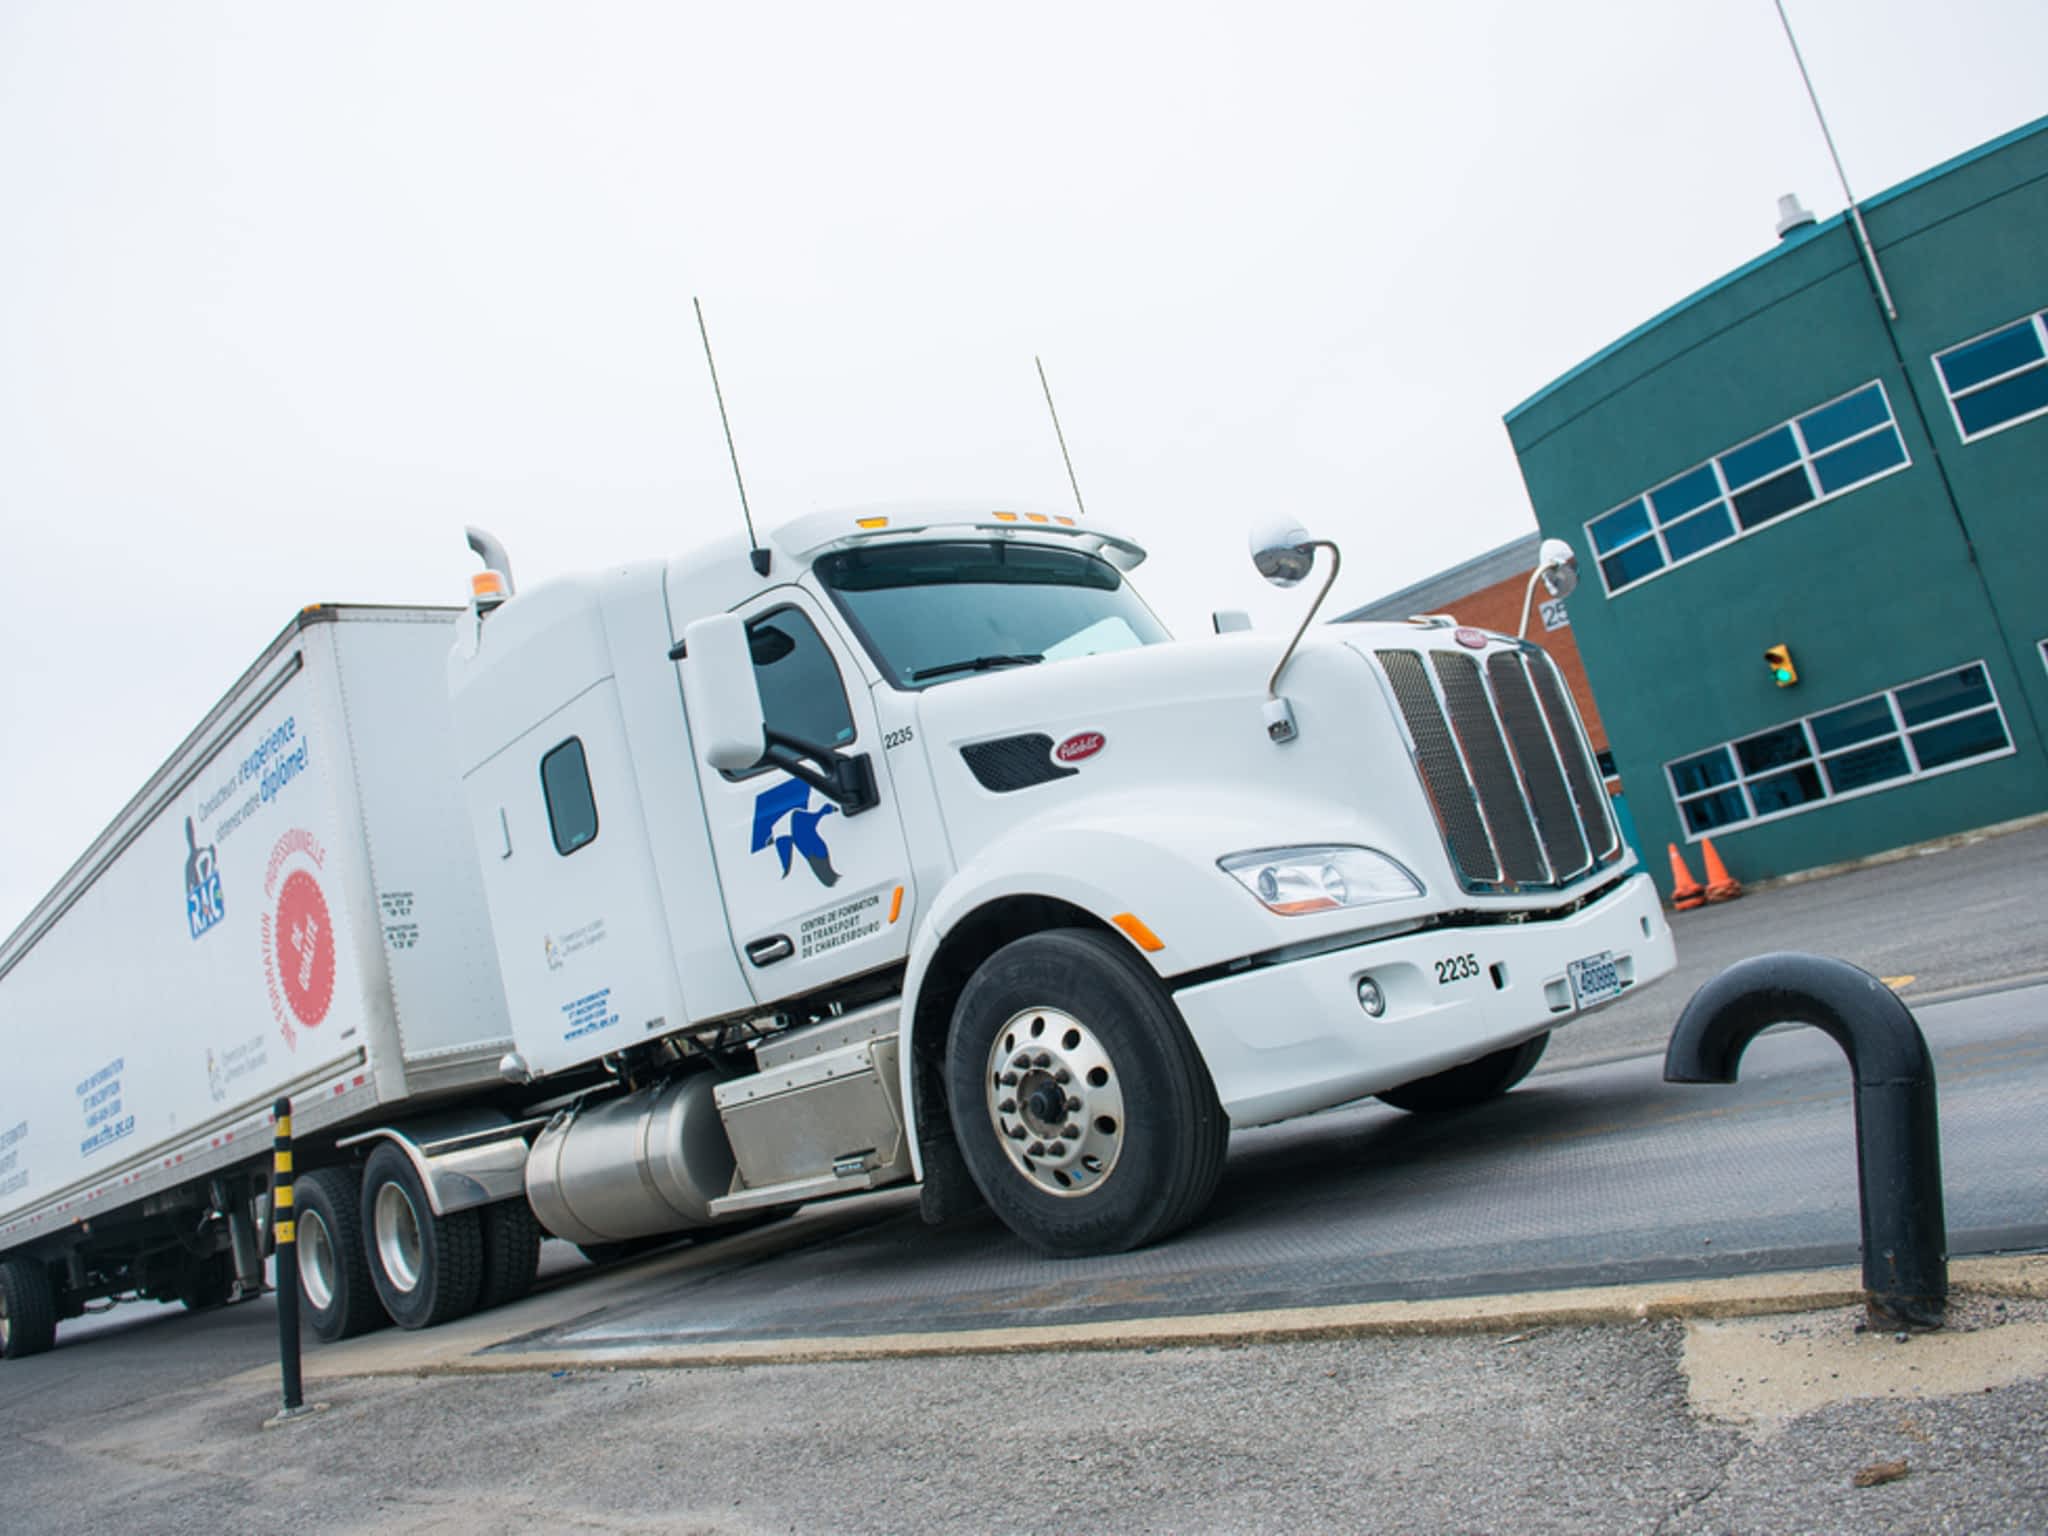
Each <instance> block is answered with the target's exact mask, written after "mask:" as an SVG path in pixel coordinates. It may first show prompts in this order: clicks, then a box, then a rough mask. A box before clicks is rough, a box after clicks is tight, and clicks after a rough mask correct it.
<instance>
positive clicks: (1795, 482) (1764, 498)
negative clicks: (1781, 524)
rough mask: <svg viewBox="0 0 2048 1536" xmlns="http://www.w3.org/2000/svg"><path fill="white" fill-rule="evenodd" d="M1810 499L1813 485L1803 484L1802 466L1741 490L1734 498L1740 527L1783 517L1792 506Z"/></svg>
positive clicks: (1750, 526)
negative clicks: (1740, 520) (1740, 522)
mask: <svg viewBox="0 0 2048 1536" xmlns="http://www.w3.org/2000/svg"><path fill="white" fill-rule="evenodd" d="M1811 500H1813V487H1812V486H1811V485H1808V484H1807V483H1806V470H1805V468H1804V467H1803V466H1801V467H1799V468H1796V469H1789V470H1787V471H1786V472H1785V473H1784V474H1782V475H1780V476H1778V477H1777V479H1775V480H1766V481H1765V482H1764V483H1763V484H1762V485H1753V486H1751V487H1750V488H1749V489H1748V490H1746V491H1744V492H1742V493H1741V494H1740V495H1739V496H1737V497H1736V498H1735V515H1736V516H1737V517H1739V518H1741V519H1742V526H1743V527H1745V528H1754V527H1756V525H1757V524H1758V523H1768V522H1769V521H1770V520H1771V519H1772V518H1774V517H1783V516H1784V515H1785V514H1786V513H1787V512H1790V511H1791V510H1792V509H1793V508H1794V507H1803V506H1805V505H1806V504H1807V503H1808V502H1809V501H1811Z"/></svg>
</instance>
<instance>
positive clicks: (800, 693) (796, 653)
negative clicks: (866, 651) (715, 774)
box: [728, 608, 853, 777]
mask: <svg viewBox="0 0 2048 1536" xmlns="http://www.w3.org/2000/svg"><path fill="white" fill-rule="evenodd" d="M747 648H748V649H749V650H750V651H751V652H752V653H753V657H754V681H755V682H756V683H757V684H758V685H759V686H760V689H761V713H762V716H763V717H764V719H765V720H766V722H767V725H768V728H769V729H770V730H773V731H781V732H783V733H784V734H785V735H789V736H794V737H796V738H797V739H798V740H800V741H807V742H810V743H812V744H814V745H816V746H820V747H841V746H844V745H846V743H847V742H849V741H851V740H853V712H852V711H851V710H850V709H849V708H847V704H846V687H845V685H844V684H843V683H841V682H840V680H839V667H838V665H837V663H835V662H834V661H833V660H832V652H831V650H830V649H829V648H828V647H827V646H826V644H825V642H824V640H823V639H822V638H821V637H820V636H819V634H818V631H817V628H816V627H815V626H814V625H813V624H812V623H811V621H810V620H809V619H808V618H806V617H805V616H804V614H803V613H802V611H800V610H799V609H795V608H777V609H776V610H775V611H774V612H772V613H766V614H763V615H762V616H761V617H760V618H758V619H755V620H754V621H753V622H752V623H750V624H749V625H748V626H747ZM728 777H739V775H728Z"/></svg>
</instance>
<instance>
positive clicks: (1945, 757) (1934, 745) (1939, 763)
mask: <svg viewBox="0 0 2048 1536" xmlns="http://www.w3.org/2000/svg"><path fill="white" fill-rule="evenodd" d="M1911 735H1912V737H1913V754H1914V756H1916V757H1918V758H1919V759H1920V766H1921V767H1922V768H1941V767H1945V766H1947V765H1948V764H1950V763H1960V762H1961V761H1963V759H1964V758H1967V757H1982V756H1983V755H1984V754H1985V753H1986V752H2003V751H2004V750H2005V749H2006V748H2007V747H2008V746H2010V745H2011V742H2010V741H2009V740H2008V739H2007V737H2006V734H2005V722H2004V721H2003V720H2001V719H1999V718H1998V711H1997V710H1995V709H1987V710H1985V711H1984V713H1982V714H1981V715H1965V716H1964V717H1963V718H1962V719H1960V720H1951V721H1949V722H1948V723H1947V724H1946V725H1936V726H1930V727H1929V728H1928V729H1926V730H1924V731H1914V732H1912V733H1911Z"/></svg>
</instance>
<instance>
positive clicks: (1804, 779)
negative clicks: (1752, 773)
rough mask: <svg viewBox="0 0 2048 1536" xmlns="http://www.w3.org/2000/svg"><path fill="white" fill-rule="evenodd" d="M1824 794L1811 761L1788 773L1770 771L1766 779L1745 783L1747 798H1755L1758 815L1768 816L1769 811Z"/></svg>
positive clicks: (1786, 807)
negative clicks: (1747, 784) (1747, 792)
mask: <svg viewBox="0 0 2048 1536" xmlns="http://www.w3.org/2000/svg"><path fill="white" fill-rule="evenodd" d="M1826 794H1827V791H1826V790H1824V789H1822V788H1821V787H1820V773H1819V771H1818V770H1817V769H1816V768H1815V767H1814V766H1813V764H1811V763H1806V764H1804V765H1802V766H1801V767H1798V768H1794V769H1793V770H1792V771H1791V772H1790V773H1774V774H1772V775H1771V776H1770V777H1769V778H1767V779H1752V780H1750V783H1749V798H1750V799H1752V800H1754V801H1755V802H1756V813H1757V815H1759V816H1768V815H1770V814H1771V812H1773V811H1789V810H1790V809H1791V808H1792V807H1793V806H1795V805H1804V804H1806V802H1807V801H1809V800H1819V799H1822V798H1824V797H1825V796H1826Z"/></svg>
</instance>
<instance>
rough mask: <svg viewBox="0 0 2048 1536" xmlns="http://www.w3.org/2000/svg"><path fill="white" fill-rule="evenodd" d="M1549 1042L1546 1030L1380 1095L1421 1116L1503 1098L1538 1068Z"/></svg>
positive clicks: (1389, 1101) (1383, 1100)
mask: <svg viewBox="0 0 2048 1536" xmlns="http://www.w3.org/2000/svg"><path fill="white" fill-rule="evenodd" d="M1548 1044H1550V1032H1549V1031H1548V1030H1545V1031H1544V1032H1543V1033H1542V1034H1540V1035H1537V1036H1535V1037H1534V1038H1533V1039H1529V1040H1524V1041H1523V1042H1522V1043H1521V1044H1520V1045H1510V1046H1508V1047H1506V1048H1505V1049H1502V1050H1498V1051H1495V1052H1494V1053H1493V1054H1492V1055H1490V1056H1482V1057H1480V1058H1479V1059H1478V1060H1477V1061H1468V1062H1466V1063H1465V1064H1464V1065H1463V1066H1457V1067H1452V1068H1451V1069H1450V1070H1449V1071H1446V1072H1439V1073H1437V1074H1436V1075H1435V1076H1433V1077H1418V1078H1417V1079H1416V1080H1415V1081H1414V1082H1412V1083H1403V1084H1402V1085H1401V1086H1400V1087H1398V1088H1389V1089H1388V1090H1387V1091H1386V1092H1385V1093H1383V1094H1381V1095H1380V1096H1379V1098H1380V1102H1381V1103H1383V1104H1391V1105H1393V1106H1394V1108H1396V1109H1405V1110H1407V1111H1408V1112H1409V1113H1410V1114H1417V1115H1434V1114H1442V1113H1444V1112H1445V1111H1446V1110H1453V1109H1470V1108H1471V1107H1472V1106H1473V1105H1474V1104H1484V1103H1485V1102H1486V1101H1487V1100H1488V1099H1497V1098H1499V1097H1500V1096H1501V1095H1502V1094H1504V1093H1506V1092H1507V1091H1508V1090H1509V1089H1510V1088H1512V1087H1514V1086H1515V1084H1517V1083H1519V1082H1520V1081H1521V1080H1522V1079H1523V1078H1525V1077H1527V1076H1528V1075H1529V1074H1530V1072H1532V1071H1533V1070H1535V1066H1536V1063H1537V1062H1539V1061H1541V1060H1542V1059H1543V1048H1544V1047H1545V1046H1546V1045H1548Z"/></svg>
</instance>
